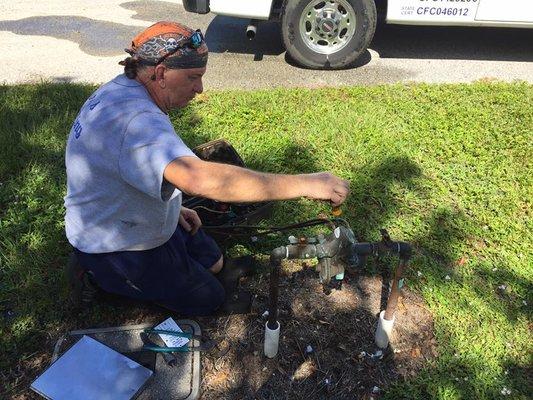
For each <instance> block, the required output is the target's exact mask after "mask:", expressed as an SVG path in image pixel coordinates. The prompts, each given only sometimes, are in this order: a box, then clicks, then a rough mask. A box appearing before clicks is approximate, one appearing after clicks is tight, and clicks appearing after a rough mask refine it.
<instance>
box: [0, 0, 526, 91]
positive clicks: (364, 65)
mask: <svg viewBox="0 0 533 400" xmlns="http://www.w3.org/2000/svg"><path fill="white" fill-rule="evenodd" d="M0 9H1V10H2V12H1V13H0V54H2V69H3V71H4V73H3V74H2V77H0V83H7V84H13V83H22V82H39V81H43V80H44V81H52V82H91V83H100V82H105V81H108V80H109V79H111V78H113V77H114V76H115V75H117V74H118V73H120V72H121V71H122V67H120V66H119V65H118V62H119V61H120V60H122V59H123V58H125V57H126V56H127V54H126V53H125V52H124V51H123V49H124V48H125V47H127V46H128V44H129V42H130V40H131V38H133V36H135V34H136V33H137V32H139V31H140V30H142V29H143V27H146V26H149V25H151V24H152V23H154V22H156V21H159V20H175V21H179V22H182V23H184V24H186V25H189V26H191V27H193V28H201V29H202V31H203V32H205V35H206V40H207V43H208V45H209V49H210V56H209V57H210V59H209V64H208V73H207V74H206V77H205V87H206V88H208V89H222V88H239V89H257V88H271V87H295V86H298V87H302V86H305V87H321V86H345V85H357V84H364V85H369V84H385V83H397V82H429V83H433V82H472V81H476V80H502V81H514V80H522V81H527V82H529V83H533V29H508V28H505V29H503V28H459V27H415V26H394V25H386V24H384V23H380V24H379V25H378V28H377V31H376V35H375V37H374V40H373V41H372V43H371V45H370V48H369V50H368V51H367V52H366V53H365V54H363V56H362V57H361V59H360V61H359V63H358V65H357V67H355V68H351V69H348V70H342V71H313V70H307V69H303V68H300V67H298V66H296V65H294V63H292V62H291V60H290V59H289V58H288V57H287V56H286V54H285V50H284V48H283V44H282V40H281V34H280V29H279V25H278V24H277V23H273V22H265V23H261V24H260V25H259V27H258V30H257V37H256V39H255V40H253V41H249V40H247V39H246V37H245V28H246V26H247V24H248V21H246V20H244V19H238V18H231V17H225V16H216V15H213V14H208V15H198V14H190V13H187V12H186V11H185V10H184V9H183V7H182V5H181V2H180V1H148V0H146V1H129V2H124V1H118V0H95V1H90V2H89V1H80V0H72V1H68V2H65V1H62V0H61V1H60V0H47V1H43V2H37V1H28V0H22V1H17V2H14V1H8V0H0Z"/></svg>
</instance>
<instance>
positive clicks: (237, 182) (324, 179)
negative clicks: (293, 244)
mask: <svg viewBox="0 0 533 400" xmlns="http://www.w3.org/2000/svg"><path fill="white" fill-rule="evenodd" d="M164 176H165V179H166V180H167V181H169V182H170V183H172V184H173V185H174V186H176V187H177V188H179V189H180V190H182V191H184V192H186V193H188V194H191V195H195V196H202V197H207V198H210V199H213V200H218V201H227V202H255V201H267V200H288V199H294V198H298V197H309V198H313V199H321V200H328V201H331V202H332V203H333V204H334V205H338V204H341V203H342V202H344V200H345V199H346V196H347V195H348V192H349V189H348V182H346V181H344V180H342V179H340V178H338V177H336V176H334V175H332V174H330V173H328V172H320V173H316V174H300V175H283V174H268V173H262V172H257V171H252V170H249V169H246V168H241V167H237V166H234V165H229V164H220V163H214V162H208V161H203V160H200V159H198V158H196V157H180V158H177V159H175V160H174V161H172V162H171V163H169V164H168V166H167V167H166V168H165V171H164Z"/></svg>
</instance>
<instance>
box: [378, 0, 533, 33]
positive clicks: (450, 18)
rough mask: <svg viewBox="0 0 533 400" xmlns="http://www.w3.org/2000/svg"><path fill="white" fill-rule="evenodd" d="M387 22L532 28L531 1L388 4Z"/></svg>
mask: <svg viewBox="0 0 533 400" xmlns="http://www.w3.org/2000/svg"><path fill="white" fill-rule="evenodd" d="M387 4H388V6H387V22H388V23H392V24H404V25H446V26H449V25H466V26H508V27H517V28H518V27H521V28H532V27H533V1H532V0H388V2H387Z"/></svg>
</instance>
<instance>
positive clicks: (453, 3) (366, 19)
mask: <svg viewBox="0 0 533 400" xmlns="http://www.w3.org/2000/svg"><path fill="white" fill-rule="evenodd" d="M183 6H184V8H185V9H186V10H187V11H189V12H195V13H199V14H206V13H208V12H212V13H215V14H219V15H228V16H234V17H240V18H247V19H250V24H249V25H248V28H247V30H246V36H247V37H248V38H250V39H252V38H253V37H254V36H255V32H256V26H257V24H258V22H259V21H261V20H277V21H280V23H281V32H282V37H283V42H284V44H285V47H286V49H287V52H288V53H289V55H290V56H291V57H292V58H293V59H294V60H295V61H296V62H297V63H299V64H301V65H303V66H305V67H309V68H316V69H339V68H346V67H349V66H350V65H352V64H353V63H354V62H355V61H356V60H357V58H358V57H359V56H360V55H361V53H363V51H365V50H366V48H367V47H368V46H369V44H370V42H371V40H372V37H373V36H374V32H375V30H376V19H377V11H376V9H379V10H380V11H383V12H384V14H385V15H386V22H387V23H390V24H404V25H443V26H444V25H464V26H502V27H519V28H533V0H183Z"/></svg>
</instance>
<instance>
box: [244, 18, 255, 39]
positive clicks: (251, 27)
mask: <svg viewBox="0 0 533 400" xmlns="http://www.w3.org/2000/svg"><path fill="white" fill-rule="evenodd" d="M256 34H257V20H255V19H252V20H250V24H248V26H247V27H246V37H247V38H248V39H249V40H252V39H254V38H255V35H256Z"/></svg>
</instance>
